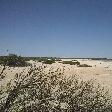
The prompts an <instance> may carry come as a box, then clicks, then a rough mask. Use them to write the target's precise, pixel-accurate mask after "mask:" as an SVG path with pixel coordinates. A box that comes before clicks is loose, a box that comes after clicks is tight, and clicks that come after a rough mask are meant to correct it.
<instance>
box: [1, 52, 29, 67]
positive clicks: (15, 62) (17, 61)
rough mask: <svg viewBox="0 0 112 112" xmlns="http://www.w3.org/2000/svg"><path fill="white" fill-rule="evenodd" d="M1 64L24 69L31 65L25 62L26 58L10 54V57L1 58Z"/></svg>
mask: <svg viewBox="0 0 112 112" xmlns="http://www.w3.org/2000/svg"><path fill="white" fill-rule="evenodd" d="M0 64H2V65H7V66H10V67H24V66H29V65H30V64H29V63H27V62H26V61H25V60H24V58H22V57H21V56H17V55H15V54H10V55H9V56H4V57H1V58H0Z"/></svg>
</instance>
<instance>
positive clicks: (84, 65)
mask: <svg viewBox="0 0 112 112" xmlns="http://www.w3.org/2000/svg"><path fill="white" fill-rule="evenodd" d="M78 67H92V66H91V65H87V64H80V65H79V66H78Z"/></svg>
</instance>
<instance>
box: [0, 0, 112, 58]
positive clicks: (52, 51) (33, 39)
mask: <svg viewBox="0 0 112 112" xmlns="http://www.w3.org/2000/svg"><path fill="white" fill-rule="evenodd" d="M7 50H9V52H10V53H16V54H18V55H22V56H56V57H58V56H59V57H112V0H0V55H6V54H7V52H6V51H7Z"/></svg>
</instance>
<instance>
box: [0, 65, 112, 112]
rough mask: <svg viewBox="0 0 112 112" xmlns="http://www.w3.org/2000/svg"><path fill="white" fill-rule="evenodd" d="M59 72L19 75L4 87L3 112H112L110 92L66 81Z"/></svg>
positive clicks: (73, 78)
mask: <svg viewBox="0 0 112 112" xmlns="http://www.w3.org/2000/svg"><path fill="white" fill-rule="evenodd" d="M59 71H60V70H59V69H57V71H55V72H52V71H49V73H47V74H46V73H45V72H44V69H43V68H42V67H38V68H31V69H30V70H29V72H28V74H27V75H25V74H23V73H24V72H22V73H21V74H16V75H15V78H14V79H13V80H11V81H12V82H11V81H10V82H9V83H8V84H7V86H6V87H3V86H2V85H1V86H0V112H112V101H111V99H110V97H109V96H108V92H107V91H106V92H105V90H104V88H102V87H101V86H100V85H99V84H98V85H96V84H94V81H93V80H90V81H86V82H85V81H81V80H79V79H78V77H77V76H75V75H74V76H70V77H69V78H65V77H64V76H63V72H62V73H59ZM0 81H1V80H0ZM4 88H6V89H4Z"/></svg>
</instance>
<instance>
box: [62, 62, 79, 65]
mask: <svg viewBox="0 0 112 112" xmlns="http://www.w3.org/2000/svg"><path fill="white" fill-rule="evenodd" d="M62 63H63V64H70V65H80V62H78V61H75V62H73V61H63V62H62Z"/></svg>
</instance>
